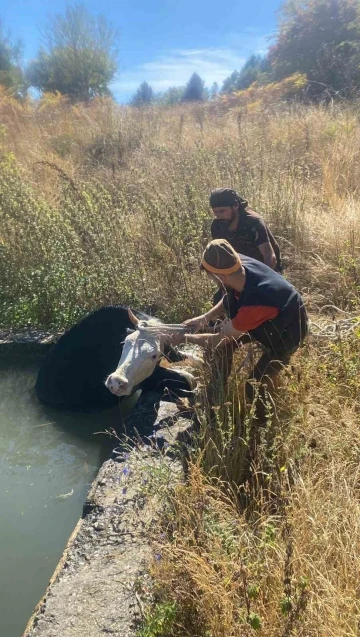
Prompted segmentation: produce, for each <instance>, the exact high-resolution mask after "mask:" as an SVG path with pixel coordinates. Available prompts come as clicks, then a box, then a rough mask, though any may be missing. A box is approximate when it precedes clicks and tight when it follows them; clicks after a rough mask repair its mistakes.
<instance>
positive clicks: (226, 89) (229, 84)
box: [221, 71, 239, 93]
mask: <svg viewBox="0 0 360 637" xmlns="http://www.w3.org/2000/svg"><path fill="white" fill-rule="evenodd" d="M238 77H239V71H233V72H232V73H231V75H229V77H227V78H226V79H225V80H224V82H223V85H222V88H221V92H222V93H232V92H233V91H236V86H237V81H238Z"/></svg>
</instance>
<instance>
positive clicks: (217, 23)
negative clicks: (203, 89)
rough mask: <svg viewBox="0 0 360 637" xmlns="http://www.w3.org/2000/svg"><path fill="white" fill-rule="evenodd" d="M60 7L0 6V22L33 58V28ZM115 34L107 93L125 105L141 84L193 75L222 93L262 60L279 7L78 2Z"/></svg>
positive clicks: (256, 0) (40, 2) (158, 86)
mask: <svg viewBox="0 0 360 637" xmlns="http://www.w3.org/2000/svg"><path fill="white" fill-rule="evenodd" d="M66 4H67V3H66V1H64V0H50V1H49V0H0V19H1V20H2V22H3V25H4V27H5V29H6V30H8V29H9V30H10V31H11V34H12V37H13V38H14V39H15V38H17V37H19V38H21V40H22V41H23V44H24V56H25V60H29V59H31V58H33V57H35V56H36V52H37V50H38V47H39V40H40V35H39V27H41V26H42V25H44V23H45V22H46V18H47V16H48V15H49V14H53V13H62V12H63V10H64V8H65V7H66ZM83 4H85V6H86V7H87V8H88V9H89V10H90V11H91V12H93V13H102V14H103V15H105V16H106V17H107V19H108V21H109V22H110V24H111V25H112V26H114V27H116V28H117V29H118V30H119V32H120V39H119V73H118V75H117V77H116V78H115V81H114V83H113V85H112V86H111V89H112V91H113V93H114V96H115V98H116V99H117V100H118V101H119V102H126V101H127V100H128V99H129V97H131V95H132V94H133V93H134V92H135V90H136V89H137V87H138V86H139V84H140V83H141V82H143V81H144V80H145V81H147V82H148V83H149V84H151V86H152V87H153V89H154V90H155V91H161V90H165V89H167V88H168V87H169V86H179V85H183V84H185V83H186V82H187V81H188V79H189V77H190V76H191V74H192V73H193V72H194V71H196V72H197V73H199V75H201V77H202V78H203V79H204V80H205V82H206V85H208V86H211V85H212V84H213V82H217V83H218V84H219V86H221V84H222V82H223V80H224V79H225V78H226V77H227V76H228V75H230V73H231V72H232V71H233V70H235V69H239V68H241V66H242V65H243V63H244V62H245V60H246V59H247V58H248V57H249V55H251V54H252V53H259V52H265V51H266V49H267V47H268V46H269V41H268V38H269V36H271V35H272V34H273V33H274V31H275V27H276V11H277V9H278V8H279V7H280V5H281V4H282V2H281V1H280V0H252V1H251V0H250V1H249V0H223V1H221V0H102V1H101V2H99V1H98V0H85V2H83Z"/></svg>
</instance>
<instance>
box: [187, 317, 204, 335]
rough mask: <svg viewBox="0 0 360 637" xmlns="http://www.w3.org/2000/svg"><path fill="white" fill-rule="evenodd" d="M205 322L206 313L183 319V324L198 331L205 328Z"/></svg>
mask: <svg viewBox="0 0 360 637" xmlns="http://www.w3.org/2000/svg"><path fill="white" fill-rule="evenodd" d="M206 322H207V321H206V315H205V314H202V315H201V316H195V318H192V319H188V320H187V321H184V322H183V325H186V327H189V328H191V330H192V331H194V332H199V331H200V330H203V329H204V328H205V325H206Z"/></svg>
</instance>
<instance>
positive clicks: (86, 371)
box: [35, 305, 190, 409]
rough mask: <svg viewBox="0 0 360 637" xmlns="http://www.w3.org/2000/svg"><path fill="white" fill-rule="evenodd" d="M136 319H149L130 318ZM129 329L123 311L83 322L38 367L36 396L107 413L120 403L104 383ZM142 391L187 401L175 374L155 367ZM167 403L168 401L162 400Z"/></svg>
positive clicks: (104, 313)
mask: <svg viewBox="0 0 360 637" xmlns="http://www.w3.org/2000/svg"><path fill="white" fill-rule="evenodd" d="M134 313H135V314H136V316H137V317H138V318H140V319H144V320H147V319H149V318H150V317H149V316H148V315H146V314H144V313H142V312H134ZM128 328H133V324H132V323H131V321H130V319H129V317H128V312H127V308H125V307H123V306H121V305H118V306H109V307H103V308H101V309H99V310H97V311H95V312H93V313H92V314H89V315H88V316H86V317H85V318H84V319H83V320H82V321H80V322H79V323H77V324H76V325H74V326H73V327H71V328H70V329H69V330H68V331H67V332H65V333H64V334H63V335H62V336H61V337H60V338H59V340H58V341H57V343H56V344H55V345H54V347H53V348H52V349H51V351H50V352H49V354H48V355H47V357H46V358H45V360H44V362H43V363H42V365H41V367H40V370H39V373H38V377H37V381H36V385H35V391H36V395H37V397H38V398H39V400H41V401H42V402H44V403H47V404H50V405H54V406H58V407H67V408H85V409H89V408H90V409H94V408H95V409H99V408H106V407H111V406H113V405H115V404H116V403H118V401H119V398H118V397H117V396H114V395H113V394H111V392H110V391H109V390H108V389H107V388H106V387H105V385H104V381H105V379H106V378H107V376H108V375H109V374H111V372H113V371H114V370H115V369H116V368H117V366H118V363H119V360H120V357H121V352H122V347H123V341H124V339H125V337H126V330H127V329H128ZM139 388H141V389H144V390H145V389H146V390H153V391H158V392H161V393H162V392H164V391H165V390H166V389H168V390H169V392H170V393H168V392H167V397H168V398H169V397H170V396H171V395H175V396H181V395H184V394H185V395H186V393H187V392H189V390H190V386H189V384H188V382H187V380H186V379H185V377H184V376H181V373H179V372H176V371H175V370H171V369H166V368H163V367H159V366H157V367H156V368H155V371H154V372H153V374H152V375H151V376H150V377H149V378H147V379H146V380H145V381H143V382H142V383H141V385H140V386H139ZM165 398H166V396H165Z"/></svg>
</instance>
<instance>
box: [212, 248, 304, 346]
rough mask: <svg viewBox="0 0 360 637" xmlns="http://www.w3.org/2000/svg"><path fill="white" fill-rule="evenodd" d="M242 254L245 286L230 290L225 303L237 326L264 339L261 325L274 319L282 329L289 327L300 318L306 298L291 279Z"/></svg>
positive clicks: (239, 329)
mask: <svg viewBox="0 0 360 637" xmlns="http://www.w3.org/2000/svg"><path fill="white" fill-rule="evenodd" d="M240 258H241V261H242V264H243V266H244V269H245V276H246V278H245V286H244V289H243V291H242V292H241V293H239V292H236V291H235V290H231V291H229V292H228V294H227V295H226V296H225V297H224V307H225V309H226V310H227V313H228V315H229V317H230V318H231V319H232V324H233V326H234V327H235V329H236V330H238V331H239V332H249V333H250V334H253V336H254V337H255V338H256V339H257V340H258V341H259V342H264V340H263V334H262V330H261V327H262V326H263V325H264V324H265V323H266V322H267V321H275V322H276V324H277V325H278V327H279V328H280V329H282V328H284V329H286V327H287V325H288V324H289V323H291V322H292V321H293V320H297V319H298V318H299V316H300V308H301V307H302V306H303V300H302V298H301V296H300V294H299V292H298V291H297V290H296V289H295V288H294V286H293V285H291V283H289V281H287V280H286V279H285V278H284V277H283V276H281V275H280V274H278V273H277V272H275V271H274V270H272V269H271V268H269V267H268V266H267V265H265V264H264V263H260V262H259V261H257V260H255V259H252V258H251V257H247V256H245V255H242V254H240ZM264 344H265V343H264Z"/></svg>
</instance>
